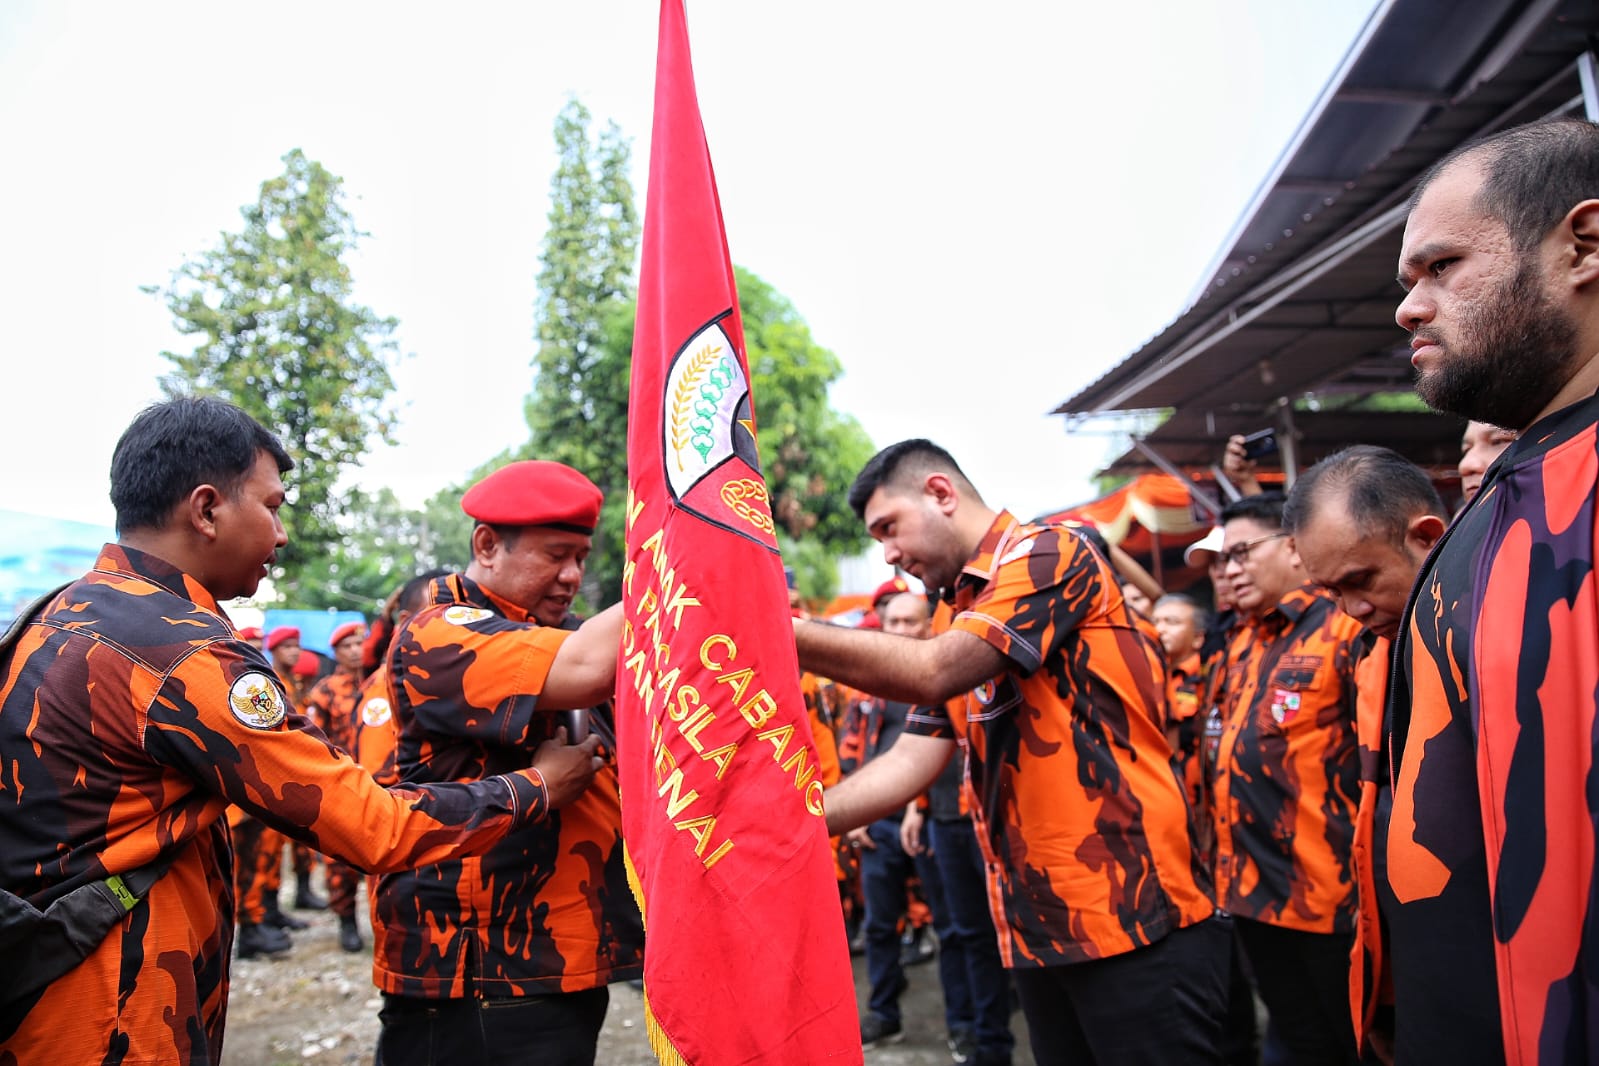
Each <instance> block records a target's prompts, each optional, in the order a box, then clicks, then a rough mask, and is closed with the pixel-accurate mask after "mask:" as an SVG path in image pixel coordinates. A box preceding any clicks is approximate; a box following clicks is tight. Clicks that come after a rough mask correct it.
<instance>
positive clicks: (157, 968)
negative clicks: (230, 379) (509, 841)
mask: <svg viewBox="0 0 1599 1066" xmlns="http://www.w3.org/2000/svg"><path fill="white" fill-rule="evenodd" d="M291 465H292V463H291V462H290V460H289V457H288V455H287V454H285V453H284V451H283V449H282V447H281V446H280V445H279V444H278V442H277V440H276V439H275V438H273V436H272V435H271V434H270V433H268V432H267V431H266V430H265V429H263V428H262V427H261V426H260V425H259V424H258V423H256V422H255V421H254V420H253V419H251V418H250V417H249V416H248V415H246V414H245V413H244V412H243V411H241V410H239V409H238V408H237V407H234V406H233V405H232V404H228V403H225V402H223V401H221V400H216V399H210V398H180V399H176V400H171V401H168V402H166V403H162V404H157V405H155V406H154V407H151V408H148V409H147V410H145V411H144V412H143V413H141V414H140V415H139V416H138V417H137V418H136V419H134V421H133V423H132V425H130V426H129V428H128V429H127V431H126V432H125V433H124V434H123V435H122V438H121V440H120V441H119V442H118V444H117V447H116V451H115V454H114V456H113V458H112V462H111V501H112V503H113V504H114V505H115V507H116V512H117V536H118V540H117V542H116V543H114V544H108V545H106V546H105V547H104V548H103V549H102V550H101V552H100V556H99V558H98V560H97V561H96V563H95V567H94V569H93V570H91V571H90V572H89V573H88V574H87V575H86V576H85V577H83V578H82V579H80V580H79V581H77V582H74V583H73V584H72V585H70V586H68V587H67V588H66V589H64V590H63V591H61V592H60V593H58V594H57V595H55V596H54V597H52V598H51V599H50V601H49V602H48V603H47V604H46V605H45V606H44V607H43V608H42V610H40V611H37V612H30V614H29V616H28V618H27V620H26V622H25V623H24V624H23V625H22V627H21V631H20V635H19V636H17V638H16V640H15V643H14V644H12V645H11V646H10V647H9V648H8V650H7V651H6V652H5V653H4V654H0V888H3V889H4V890H5V891H6V892H8V893H10V894H12V895H13V896H15V897H20V898H21V899H23V900H26V901H28V902H29V903H31V904H32V906H33V907H35V908H38V909H39V910H41V911H42V910H45V909H47V908H50V907H52V906H55V905H57V904H65V903H69V902H70V901H72V900H74V899H81V898H83V897H80V896H77V895H76V893H77V892H79V891H87V892H93V893H96V894H99V893H102V892H114V891H115V889H114V888H113V887H112V885H111V884H107V882H108V881H111V880H113V879H116V880H115V883H118V884H122V885H124V886H126V884H127V882H128V880H129V879H132V880H133V881H134V882H135V883H137V882H138V881H139V880H141V879H142V878H141V877H140V874H141V873H144V872H146V871H148V870H149V868H150V867H152V866H154V865H157V864H161V863H165V864H167V865H166V867H165V869H164V871H163V870H157V871H156V873H157V876H155V878H154V880H153V883H152V884H150V886H149V887H148V889H147V890H146V891H144V892H143V893H142V895H141V894H139V893H135V894H134V896H133V897H126V898H121V899H119V902H118V906H120V907H121V908H122V909H123V910H124V911H125V913H123V914H122V917H121V919H120V921H118V922H117V924H115V925H114V926H112V927H111V928H110V930H109V932H105V931H104V926H103V925H102V926H99V927H98V929H96V930H95V932H96V933H97V934H101V936H100V938H99V939H98V940H91V941H90V943H91V944H93V945H94V946H93V947H91V948H88V950H87V954H86V955H85V956H84V957H83V959H82V961H81V962H79V963H78V964H77V965H76V966H72V967H70V968H68V967H65V966H62V967H46V966H40V967H38V971H37V972H38V975H39V979H38V981H37V982H35V983H33V984H31V985H28V986H27V987H25V988H23V989H22V990H21V991H20V994H19V995H18V996H17V997H16V998H8V1000H7V1001H6V1002H4V1003H3V1004H0V1063H6V1064H32V1063H39V1062H61V1063H85V1062H119V1063H125V1064H129V1066H132V1064H157V1063H162V1064H164V1063H176V1062H182V1063H187V1064H190V1066H207V1064H215V1063H217V1062H219V1061H220V1059H221V1055H222V1040H223V1030H224V1022H225V1017H226V1012H227V1000H228V963H229V949H230V948H231V947H232V943H233V922H232V918H233V898H232V883H233V882H232V876H231V875H232V870H231V868H230V867H231V863H232V849H231V847H230V845H229V839H228V830H227V825H226V822H225V821H224V820H223V817H222V815H223V811H224V810H225V809H226V808H227V806H228V804H230V803H232V804H237V805H238V806H240V807H242V808H244V809H245V810H246V811H247V812H248V813H249V814H251V815H252V816H254V817H256V818H260V819H261V820H263V821H265V822H267V823H268V824H270V825H272V826H273V827H274V828H276V829H280V830H282V831H284V832H287V833H289V834H290V835H292V836H294V837H296V838H297V839H303V840H305V841H306V842H308V843H310V844H312V845H314V846H315V847H317V848H318V849H319V850H321V851H324V852H326V853H328V854H330V855H336V856H338V857H340V858H342V859H344V860H346V861H348V862H351V863H355V864H357V865H359V866H361V867H363V868H366V869H372V870H385V869H405V868H409V867H412V866H415V865H416V864H418V863H427V862H437V861H441V860H444V859H447V858H451V857H453V856H456V855H460V854H462V853H465V852H469V851H478V850H482V849H483V848H486V847H489V846H490V845H492V844H493V843H495V842H496V841H498V840H499V839H500V838H502V837H503V836H505V835H506V834H507V833H509V832H511V831H513V830H516V829H519V828H521V827H522V826H524V825H526V824H528V823H530V822H536V821H539V820H542V819H545V818H547V817H548V816H549V815H550V814H551V812H552V811H554V810H555V809H557V808H559V807H561V806H562V805H564V804H565V803H566V802H567V801H569V800H571V799H573V798H575V797H576V795H577V794H578V793H580V792H581V791H582V790H583V789H584V788H585V787H586V786H587V784H588V782H589V780H590V779H591V778H592V776H593V773H594V769H595V754H594V749H595V747H596V746H595V745H594V744H593V743H586V744H583V745H562V744H552V745H549V746H548V747H546V748H544V749H541V751H540V752H539V754H538V756H537V758H536V759H535V766H534V767H533V768H530V769H522V770H519V771H516V772H513V773H508V774H503V775H498V776H493V777H486V778H485V779H483V780H481V781H475V782H472V783H470V784H440V785H429V786H417V787H410V788H405V789H396V790H394V791H384V790H383V789H381V788H379V787H378V786H377V785H375V784H373V782H372V779H371V778H370V777H369V776H368V775H367V774H366V773H365V772H364V771H363V770H362V769H361V768H360V767H359V766H357V765H356V764H355V763H354V762H353V761H352V760H351V759H350V758H349V757H348V756H345V755H342V754H340V753H339V752H338V751H336V750H335V749H333V748H331V747H330V746H329V745H328V744H327V742H326V741H325V740H324V739H323V737H322V736H321V735H320V734H319V733H317V732H316V731H315V729H314V728H312V727H311V726H310V723H309V722H308V721H306V720H305V719H304V718H302V717H300V716H298V715H294V714H292V713H291V712H290V709H289V701H288V696H287V694H286V693H285V692H284V690H283V688H282V686H281V684H280V683H279V682H278V680H277V678H276V677H275V676H274V675H273V673H272V669H271V667H270V666H269V665H268V664H267V661H266V660H265V659H264V658H263V657H262V656H261V654H260V652H259V651H257V650H256V649H255V648H252V647H251V646H249V645H248V644H246V643H244V642H243V641H241V640H239V639H237V637H236V635H235V634H234V632H233V628H232V626H231V625H229V623H228V620H227V618H226V616H225V615H224V614H223V613H222V609H221V607H220V606H219V605H218V603H219V601H221V600H228V599H233V598H235V597H238V596H248V595H251V594H253V593H254V592H255V590H256V586H257V584H258V583H259V582H260V580H261V579H262V578H263V577H264V576H266V574H267V570H268V567H269V566H270V565H271V564H272V561H273V559H274V557H275V555H276V553H277V551H278V550H279V549H280V548H282V547H283V546H284V544H286V543H287V538H286V537H285V535H284V532H283V524H282V522H281V521H279V518H278V509H279V508H280V507H282V506H283V502H284V487H283V481H282V477H281V474H282V473H283V472H284V471H287V470H288V469H289V468H290V467H291ZM580 636H584V635H583V634H577V635H574V636H573V637H572V640H571V641H570V643H579V641H578V637H580ZM586 642H587V641H584V643H586ZM610 647H613V648H614V639H613V640H612V642H611V645H610ZM604 658H606V657H602V659H604ZM582 659H583V657H582V656H578V657H575V658H574V659H571V660H568V665H567V666H566V667H564V668H562V670H561V671H560V676H559V678H557V676H556V674H553V673H552V675H551V678H550V686H549V687H550V688H552V689H553V688H555V687H556V685H557V682H559V683H560V684H561V685H564V689H563V691H565V692H566V693H568V697H567V698H568V700H569V701H570V703H571V704H572V705H582V704H584V703H587V702H590V701H592V700H593V699H595V698H596V694H597V693H601V692H604V691H607V690H609V689H610V688H613V687H614V685H615V655H614V651H613V652H612V653H611V654H610V655H609V657H608V659H609V663H610V665H605V663H604V662H597V663H596V664H595V668H594V669H593V671H592V672H587V671H584V670H581V669H579V670H573V669H572V666H571V663H573V662H577V661H582ZM107 898H110V897H109V896H108V897H107ZM30 957H31V954H30V952H29V951H28V950H27V945H26V944H24V945H23V946H22V949H20V950H19V949H16V948H12V949H10V950H8V953H7V955H6V963H7V969H8V971H10V972H8V973H7V974H6V975H5V977H6V978H7V980H8V981H15V980H16V979H17V978H18V977H19V976H23V977H25V976H27V975H26V974H22V975H19V974H18V973H16V972H15V970H16V968H17V967H19V966H21V965H23V961H22V960H24V959H27V958H30Z"/></svg>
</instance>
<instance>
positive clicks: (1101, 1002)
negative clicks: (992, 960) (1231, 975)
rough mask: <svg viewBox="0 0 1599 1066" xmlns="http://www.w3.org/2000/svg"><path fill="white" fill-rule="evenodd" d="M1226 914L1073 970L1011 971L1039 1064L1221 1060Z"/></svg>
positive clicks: (1158, 1064) (1126, 1065)
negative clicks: (1218, 1055)
mask: <svg viewBox="0 0 1599 1066" xmlns="http://www.w3.org/2000/svg"><path fill="white" fill-rule="evenodd" d="M1231 937H1232V929H1231V923H1230V920H1229V919H1227V918H1224V917H1216V918H1211V919H1209V920H1208V921H1203V922H1200V923H1199V924H1198V925H1191V926H1189V927H1187V928H1186V929H1179V930H1177V932H1175V933H1171V934H1169V935H1167V936H1166V937H1164V938H1162V939H1161V940H1159V941H1156V942H1155V943H1153V944H1150V945H1149V946H1148V947H1142V948H1136V949H1134V950H1133V951H1129V952H1127V953H1125V954H1122V955H1112V956H1111V957H1110V958H1108V959H1097V960H1095V961H1093V962H1079V963H1077V964H1075V965H1072V966H1049V967H1045V968H1043V969H1033V970H1021V969H1018V970H1013V971H1012V972H1011V976H1012V978H1013V979H1014V980H1015V982H1016V992H1017V995H1019V996H1020V997H1021V1001H1022V1011H1023V1013H1025V1014H1026V1015H1027V1030H1028V1036H1029V1037H1030V1038H1031V1040H1032V1045H1033V1059H1034V1061H1035V1062H1037V1063H1038V1066H1094V1064H1098V1066H1142V1064H1148V1066H1168V1064H1170V1066H1178V1064H1182V1066H1187V1064H1190V1063H1193V1064H1198V1063H1204V1064H1206V1066H1210V1064H1212V1063H1215V1062H1216V1061H1217V1054H1218V1053H1217V1045H1218V1042H1219V1041H1220V1039H1221V1029H1222V1018H1223V1016H1224V1015H1225V1014H1226V1013H1227V954H1228V950H1229V945H1230V942H1231Z"/></svg>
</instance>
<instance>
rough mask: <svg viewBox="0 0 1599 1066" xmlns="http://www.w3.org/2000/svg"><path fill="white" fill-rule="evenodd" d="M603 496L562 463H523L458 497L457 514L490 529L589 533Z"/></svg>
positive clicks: (593, 525)
mask: <svg viewBox="0 0 1599 1066" xmlns="http://www.w3.org/2000/svg"><path fill="white" fill-rule="evenodd" d="M604 498H605V497H604V495H603V494H602V493H601V492H600V490H599V489H598V488H596V487H595V485H594V482H592V481H590V480H589V479H588V478H586V477H584V476H583V475H582V474H580V473H578V472H577V471H576V470H573V469H572V468H571V467H569V466H567V465H566V464H565V463H553V462H550V461H549V460H547V459H525V460H523V461H522V462H519V463H512V464H510V465H509V466H502V467H500V469H498V470H496V471H495V472H494V473H492V474H490V475H489V476H488V477H486V478H484V479H483V480H482V481H479V482H478V483H477V484H476V485H473V486H472V487H471V488H469V489H467V490H466V495H465V496H462V497H461V510H463V511H465V512H466V513H467V514H468V515H469V516H471V517H472V518H475V519H477V520H478V521H479V522H487V523H488V524H489V525H491V526H554V527H555V528H556V529H566V530H570V531H571V532H573V533H593V532H594V527H595V526H596V525H598V524H599V521H600V502H601V501H602V500H603V499H604Z"/></svg>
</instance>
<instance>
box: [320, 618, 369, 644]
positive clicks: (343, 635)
mask: <svg viewBox="0 0 1599 1066" xmlns="http://www.w3.org/2000/svg"><path fill="white" fill-rule="evenodd" d="M351 637H361V638H363V639H365V637H366V623H365V622H346V623H344V624H343V625H342V626H340V627H339V628H337V629H335V630H334V631H333V635H332V636H331V637H329V638H328V644H329V645H330V646H331V647H335V648H337V647H338V646H339V644H340V642H342V641H346V640H349V639H350V638H351Z"/></svg>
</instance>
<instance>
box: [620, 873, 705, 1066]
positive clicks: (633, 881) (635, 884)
mask: <svg viewBox="0 0 1599 1066" xmlns="http://www.w3.org/2000/svg"><path fill="white" fill-rule="evenodd" d="M622 863H623V865H624V866H626V867H627V886H628V887H629V888H631V889H632V890H633V898H634V899H635V900H637V901H638V913H639V919H640V921H641V922H642V923H643V925H644V929H645V933H646V936H645V948H644V951H645V954H646V955H648V953H649V946H648V945H649V938H648V931H649V927H650V923H649V915H648V914H646V913H645V911H644V885H643V884H642V883H641V882H640V881H639V879H638V871H637V870H635V869H633V856H632V854H631V853H630V852H629V851H628V850H627V845H626V844H625V843H624V844H623V845H622ZM644 1029H645V1031H646V1032H647V1033H648V1034H649V1037H650V1050H651V1051H653V1052H655V1058H656V1059H657V1060H658V1061H659V1062H660V1064H661V1066H691V1064H690V1063H689V1061H688V1060H687V1059H685V1058H684V1057H683V1054H682V1052H680V1051H678V1050H677V1048H675V1047H673V1046H672V1039H671V1037H669V1036H667V1035H666V1030H664V1029H662V1028H661V1023H660V1022H658V1021H656V1020H655V1012H654V1011H652V1010H651V1009H650V989H649V985H648V984H646V985H645V986H644Z"/></svg>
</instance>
